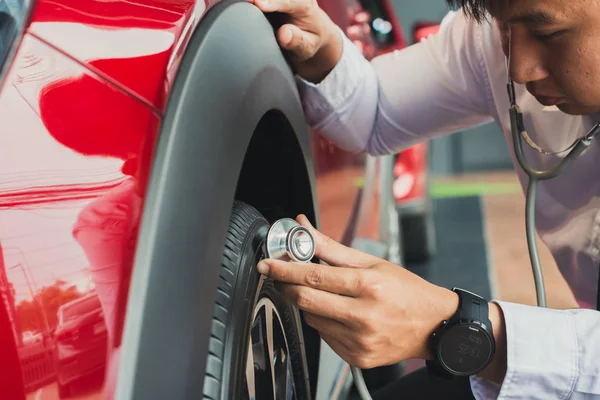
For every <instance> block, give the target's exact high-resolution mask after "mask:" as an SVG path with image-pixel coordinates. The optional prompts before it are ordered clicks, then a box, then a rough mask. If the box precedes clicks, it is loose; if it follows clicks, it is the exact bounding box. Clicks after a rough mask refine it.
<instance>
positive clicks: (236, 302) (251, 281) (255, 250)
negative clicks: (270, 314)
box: [222, 218, 310, 400]
mask: <svg viewBox="0 0 600 400" xmlns="http://www.w3.org/2000/svg"><path fill="white" fill-rule="evenodd" d="M268 228H269V223H268V222H267V221H266V220H265V219H262V218H261V219H256V220H255V221H253V222H252V223H251V225H250V228H249V229H248V230H247V232H246V235H245V237H244V241H243V243H242V244H241V246H240V258H239V260H238V273H237V276H236V281H235V285H234V288H233V296H232V299H231V300H232V303H231V304H232V307H231V312H230V314H229V316H228V321H227V325H226V329H227V334H226V339H225V353H224V357H223V374H222V376H223V381H222V383H223V386H222V393H223V394H225V393H227V395H225V396H222V398H224V399H225V398H228V399H230V400H239V399H242V398H244V397H243V393H244V391H245V390H246V387H245V374H246V362H247V358H248V345H249V339H250V334H251V329H252V323H253V321H254V311H255V307H256V305H257V304H258V302H259V301H260V300H261V299H262V298H264V297H267V298H268V299H269V300H271V302H272V303H273V304H274V306H275V308H276V309H277V312H278V314H279V316H280V318H281V324H282V326H283V328H284V332H285V337H286V341H287V347H288V350H289V352H290V356H292V362H293V365H292V368H293V372H294V384H295V387H296V394H297V399H299V400H307V399H310V386H309V384H308V369H307V366H306V364H305V361H304V357H300V356H301V355H300V354H292V353H294V351H295V350H294V349H297V350H299V351H300V352H303V351H304V348H303V347H301V343H302V340H301V335H302V330H301V325H300V317H299V313H298V310H297V309H295V308H294V307H292V306H290V305H289V304H288V303H287V302H286V301H285V300H284V299H283V298H282V296H281V295H280V294H279V292H277V290H276V289H275V287H274V284H273V281H272V280H271V279H266V278H265V277H264V276H262V275H260V274H259V273H258V272H257V270H256V264H258V262H259V261H260V260H261V259H262V258H264V252H263V249H264V239H265V238H266V232H267V231H268Z"/></svg>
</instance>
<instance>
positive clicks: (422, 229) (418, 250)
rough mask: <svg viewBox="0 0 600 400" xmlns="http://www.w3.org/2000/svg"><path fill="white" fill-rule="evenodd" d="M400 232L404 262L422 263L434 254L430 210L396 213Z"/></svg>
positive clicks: (433, 229) (433, 231) (433, 236)
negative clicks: (404, 213)
mask: <svg viewBox="0 0 600 400" xmlns="http://www.w3.org/2000/svg"><path fill="white" fill-rule="evenodd" d="M398 214H399V215H398V219H399V221H398V223H399V226H400V229H401V232H402V251H403V255H404V262H405V263H408V264H412V263H422V262H425V261H427V260H429V258H430V257H431V256H432V255H433V254H435V228H434V223H433V219H432V216H431V213H430V212H424V213H418V214H409V215H402V212H401V210H400V212H399V213H398Z"/></svg>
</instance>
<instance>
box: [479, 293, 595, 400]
mask: <svg viewBox="0 0 600 400" xmlns="http://www.w3.org/2000/svg"><path fill="white" fill-rule="evenodd" d="M497 303H498V304H499V306H500V307H501V308H502V312H503V313H504V320H505V326H506V341H507V343H506V344H507V371H506V376H505V378H504V381H503V382H502V385H495V384H492V383H489V382H487V381H485V380H483V379H481V378H476V377H472V378H471V388H472V389H473V394H474V396H475V398H476V399H478V400H483V399H485V400H488V399H499V400H508V399H527V400H546V399H555V400H564V399H570V400H580V399H581V400H583V399H591V398H599V397H600V373H599V370H600V340H598V338H599V337H600V312H597V311H595V310H586V309H578V310H551V309H547V308H539V307H532V306H525V305H520V304H513V303H505V302H497Z"/></svg>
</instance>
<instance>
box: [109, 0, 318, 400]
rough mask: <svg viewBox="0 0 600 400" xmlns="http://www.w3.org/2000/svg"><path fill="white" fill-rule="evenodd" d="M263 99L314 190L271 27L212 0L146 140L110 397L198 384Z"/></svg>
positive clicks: (295, 103)
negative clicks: (289, 133)
mask: <svg viewBox="0 0 600 400" xmlns="http://www.w3.org/2000/svg"><path fill="white" fill-rule="evenodd" d="M272 109H275V110H279V111H280V112H281V113H282V114H284V115H285V116H286V117H287V119H288V120H289V123H290V125H291V126H292V127H293V130H294V132H296V134H297V140H298V144H299V146H300V148H301V149H302V152H303V156H304V160H305V164H306V169H307V173H308V174H309V176H310V182H311V188H312V189H314V172H313V171H312V158H311V153H310V139H309V129H308V127H307V125H306V122H305V121H304V117H303V114H302V112H301V104H300V98H299V96H298V93H297V89H296V86H295V81H294V77H293V75H292V73H291V71H290V69H289V66H288V65H287V63H286V61H285V58H284V57H283V54H282V53H281V50H280V49H279V46H278V44H277V42H276V40H275V37H274V34H273V30H272V27H271V25H270V24H269V22H268V21H267V19H266V18H265V16H264V15H263V14H262V13H261V12H260V11H259V10H258V9H257V8H256V7H254V6H253V5H251V4H249V3H247V2H240V1H223V2H220V3H219V4H217V5H216V6H214V7H213V8H212V9H211V10H210V11H209V12H208V13H207V15H206V16H205V18H204V20H203V21H202V23H201V24H200V25H199V27H198V29H197V30H196V31H195V32H194V34H193V36H192V38H191V40H190V44H189V45H188V47H187V49H186V53H185V54H184V56H183V59H182V62H181V65H180V67H179V72H178V75H177V77H176V78H175V81H174V86H173V90H172V93H171V95H170V98H169V101H168V103H167V109H166V114H165V118H164V120H163V122H162V126H161V133H160V135H159V137H158V140H157V143H156V147H155V154H154V157H153V161H152V165H151V175H150V179H149V183H148V188H147V192H146V196H145V204H144V212H143V216H142V222H141V229H140V236H139V238H138V246H137V254H136V259H135V264H134V269H133V276H132V280H131V282H132V283H131V288H130V292H129V298H128V304H127V309H128V310H135V311H136V312H130V313H128V314H127V318H126V321H125V329H124V336H123V348H122V352H121V354H120V366H119V371H120V372H119V378H118V379H119V380H118V385H117V392H116V396H117V398H123V399H125V398H178V399H184V398H193V397H196V396H197V394H198V393H202V387H203V379H202V377H203V376H204V373H205V370H206V365H205V364H206V355H207V352H208V350H209V347H208V343H209V335H210V330H211V316H212V313H213V306H214V301H215V298H216V294H217V291H216V288H217V282H218V275H219V265H220V257H221V254H222V249H223V247H224V241H225V235H226V230H227V226H228V221H229V217H230V212H231V207H232V204H233V198H234V195H235V189H236V185H237V181H238V177H239V174H240V170H241V168H242V163H243V160H244V155H245V152H246V149H247V147H248V144H249V142H250V140H251V137H252V133H253V130H254V127H256V125H257V124H258V122H259V120H260V118H261V117H262V116H263V115H264V114H265V113H266V112H267V111H269V110H272ZM274 167H276V166H274ZM314 193H315V191H314V190H311V195H310V196H311V198H312V203H313V207H314V205H316V204H317V202H316V200H315V197H314Z"/></svg>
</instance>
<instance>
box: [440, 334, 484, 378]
mask: <svg viewBox="0 0 600 400" xmlns="http://www.w3.org/2000/svg"><path fill="white" fill-rule="evenodd" d="M493 350H494V349H493V342H492V339H491V337H490V336H489V334H488V333H487V332H486V331H484V330H483V329H482V328H481V327H480V326H478V325H475V324H460V325H456V326H453V327H452V328H450V329H449V330H448V331H446V332H445V333H444V335H443V337H442V340H441V342H440V346H439V348H438V351H439V359H440V362H441V363H442V364H444V365H445V366H446V368H448V369H449V370H451V371H453V372H454V373H455V374H458V375H473V374H476V373H478V372H479V371H481V369H482V368H484V367H485V366H486V365H487V364H488V362H489V361H490V360H491V357H492V354H493Z"/></svg>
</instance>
